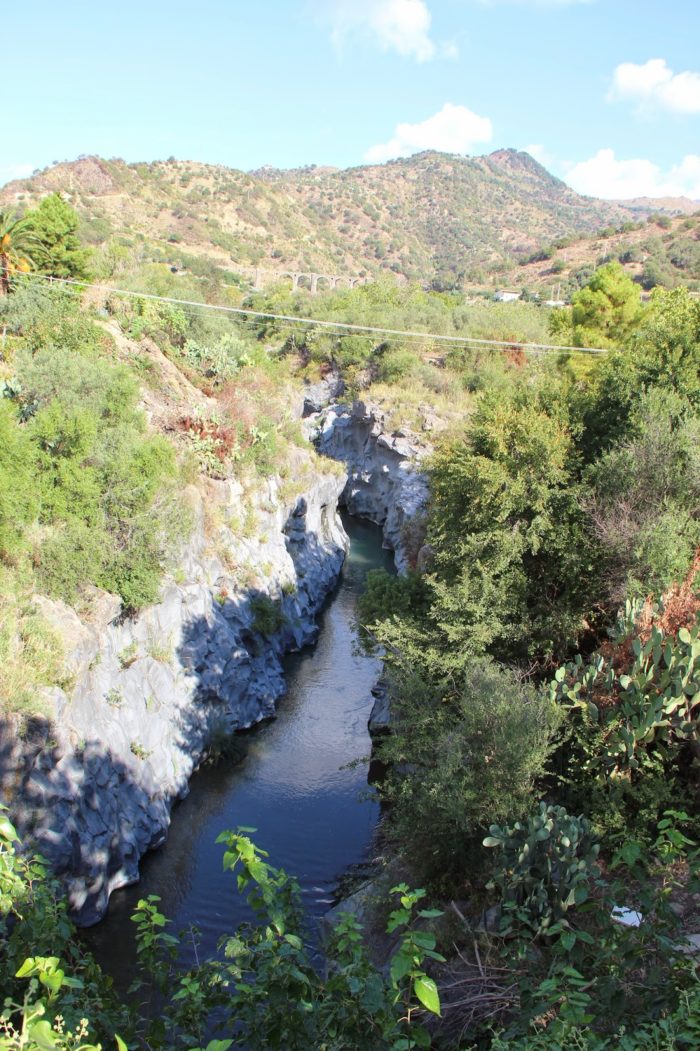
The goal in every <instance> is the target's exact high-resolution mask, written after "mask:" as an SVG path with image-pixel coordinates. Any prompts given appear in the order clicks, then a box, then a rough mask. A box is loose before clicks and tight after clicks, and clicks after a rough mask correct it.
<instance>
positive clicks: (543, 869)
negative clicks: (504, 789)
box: [484, 802, 600, 937]
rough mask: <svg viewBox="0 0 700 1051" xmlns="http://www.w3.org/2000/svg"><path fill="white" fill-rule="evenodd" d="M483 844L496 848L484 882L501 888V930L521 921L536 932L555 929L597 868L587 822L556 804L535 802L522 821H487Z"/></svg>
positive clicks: (583, 895) (582, 897)
mask: <svg viewBox="0 0 700 1051" xmlns="http://www.w3.org/2000/svg"><path fill="white" fill-rule="evenodd" d="M484 846H485V847H492V848H497V849H498V850H499V851H500V855H499V861H500V866H499V867H498V868H497V869H495V871H494V872H493V875H492V877H491V881H490V883H489V887H490V888H492V889H493V888H494V887H497V888H498V889H499V891H500V900H501V904H502V908H503V912H504V915H503V921H502V924H501V930H502V932H505V930H507V929H509V928H511V927H512V926H513V925H516V926H518V925H522V926H524V927H526V928H529V930H530V931H531V932H532V933H533V934H535V935H536V936H537V935H547V937H551V936H552V935H554V934H560V933H561V932H562V931H563V930H566V929H567V928H568V926H569V923H568V920H567V919H566V917H567V913H568V912H569V910H570V909H572V908H575V907H576V906H577V905H582V904H583V903H584V902H585V901H587V900H588V889H589V883H590V882H591V880H592V879H593V878H594V877H596V876H598V875H599V874H600V870H599V868H598V866H597V865H596V863H595V862H596V858H597V856H598V852H599V850H600V847H599V845H598V844H597V843H595V842H594V840H593V836H592V834H591V826H590V823H589V822H588V821H587V820H586V819H585V818H584V817H573V816H572V815H570V814H567V812H566V810H565V809H564V807H561V806H551V805H547V803H544V802H540V804H539V806H538V809H537V811H536V813H534V814H530V815H529V816H528V818H527V820H526V821H523V822H520V821H516V823H515V824H514V825H512V826H510V827H509V826H507V825H504V826H502V827H500V826H499V825H491V827H490V829H489V835H488V836H487V837H486V838H485V839H484Z"/></svg>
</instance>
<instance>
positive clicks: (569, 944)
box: [559, 931, 576, 952]
mask: <svg viewBox="0 0 700 1051" xmlns="http://www.w3.org/2000/svg"><path fill="white" fill-rule="evenodd" d="M559 941H560V942H561V944H562V945H563V946H564V948H565V949H566V951H567V952H569V951H570V950H571V949H573V947H574V945H575V944H576V935H575V933H574V932H573V931H564V932H563V934H562V936H561V938H560V939H559Z"/></svg>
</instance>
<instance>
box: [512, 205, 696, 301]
mask: <svg viewBox="0 0 700 1051" xmlns="http://www.w3.org/2000/svg"><path fill="white" fill-rule="evenodd" d="M534 256H535V258H534V259H532V261H531V262H528V263H526V264H524V265H520V266H516V267H513V268H512V269H511V270H510V271H508V272H507V273H506V274H504V275H503V277H504V284H508V285H509V286H510V285H512V286H513V287H514V288H517V289H527V290H528V291H530V292H536V293H539V294H541V295H542V294H544V295H545V296H546V297H547V298H561V297H563V298H567V297H568V296H569V295H571V293H572V292H574V291H575V290H576V289H577V288H579V287H581V285H582V284H585V282H586V281H587V280H588V278H589V277H590V275H591V273H592V272H593V270H594V268H595V267H596V266H600V265H601V264H602V263H606V262H608V261H609V260H611V259H616V260H618V261H619V262H620V263H622V265H623V266H624V268H625V269H626V270H627V272H628V273H629V275H630V277H632V278H634V280H635V281H638V282H639V284H640V285H641V287H642V288H644V289H651V288H654V287H656V286H658V285H661V286H662V287H665V288H673V287H675V286H676V285H687V286H688V287H689V288H690V289H692V290H694V291H700V212H699V211H696V212H695V214H693V215H677V216H675V217H673V218H672V217H671V216H669V215H665V214H663V213H660V210H659V209H658V208H655V209H654V210H653V214H652V215H650V216H648V217H647V218H646V219H641V220H637V221H636V222H630V221H628V222H626V223H624V224H622V228H621V229H620V228H614V227H607V228H603V229H601V230H599V231H598V232H597V233H596V234H594V235H592V236H591V235H589V236H583V237H565V238H562V239H560V240H558V241H555V242H554V244H552V245H550V246H548V247H546V248H545V249H543V250H542V251H539V252H535V253H534ZM538 257H539V258H538Z"/></svg>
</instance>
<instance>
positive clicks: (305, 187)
mask: <svg viewBox="0 0 700 1051" xmlns="http://www.w3.org/2000/svg"><path fill="white" fill-rule="evenodd" d="M54 190H60V191H62V192H64V193H65V194H67V195H68V196H69V198H70V200H71V202H72V204H73V205H74V207H75V208H76V209H77V210H78V212H79V214H80V215H81V218H82V220H83V222H82V234H83V237H84V239H85V240H86V241H87V242H88V243H92V244H96V245H97V244H100V243H103V242H105V241H108V240H109V239H110V238H118V239H120V240H121V241H122V242H124V241H126V242H127V243H140V244H142V245H143V246H144V248H143V250H144V254H145V255H147V254H148V250H149V246H150V247H151V248H153V249H155V248H156V247H158V249H159V251H160V253H161V258H162V253H163V250H164V249H163V246H164V245H165V246H166V249H165V250H166V251H167V245H168V244H170V245H172V246H176V245H177V246H179V247H180V249H182V250H186V251H187V252H189V253H191V254H193V255H199V256H203V257H206V258H207V259H208V260H211V262H213V263H216V264H217V265H218V266H222V267H226V268H228V269H232V270H235V268H236V266H241V267H246V266H248V267H256V266H258V267H265V268H268V269H269V270H271V271H279V272H283V271H285V270H296V271H307V272H308V271H312V272H317V273H327V274H342V275H347V276H359V277H362V276H365V275H368V276H376V275H377V274H379V273H381V272H382V271H390V272H392V273H394V274H396V275H397V276H398V277H399V279H412V280H419V281H421V282H423V283H426V284H429V283H433V284H434V285H435V286H436V287H446V288H447V287H456V286H460V285H462V284H463V283H465V282H466V283H467V284H471V285H474V284H486V285H488V284H490V283H492V282H493V280H495V277H494V276H493V275H498V274H501V273H506V272H507V271H508V270H510V269H511V268H512V267H513V265H514V264H515V263H517V262H518V260H521V259H523V258H526V257H527V256H528V255H531V254H532V253H533V252H534V251H535V250H536V249H537V248H539V247H541V246H542V245H543V244H549V243H551V242H552V241H555V240H556V239H559V238H563V237H571V236H578V235H581V234H590V233H592V232H594V231H596V230H598V229H600V228H601V227H606V226H610V225H620V224H622V223H624V222H625V221H629V220H630V219H631V218H633V217H635V218H636V217H637V216H633V214H632V213H631V211H630V209H629V208H626V207H624V206H622V205H621V204H617V203H613V202H609V201H601V200H597V199H594V198H590V197H581V196H580V195H579V194H577V193H575V192H574V191H573V190H571V189H570V188H569V187H568V186H566V185H565V184H564V183H563V182H562V181H561V180H559V179H557V178H555V177H554V176H553V175H551V174H550V173H549V172H548V171H547V170H546V169H545V168H543V167H542V166H541V165H540V164H538V163H537V161H535V160H534V159H533V158H532V157H531V156H530V155H529V154H527V153H522V152H518V151H516V150H498V151H496V152H495V153H491V154H490V155H488V156H484V157H459V156H452V155H448V154H441V153H434V152H429V153H422V154H418V155H417V156H414V157H409V158H404V159H400V160H396V161H391V162H389V163H388V164H382V165H372V166H364V167H358V168H349V169H345V170H337V169H333V168H321V167H315V166H312V167H308V168H301V169H296V170H292V171H280V170H277V169H273V168H263V169H260V170H258V171H255V172H250V173H246V172H242V171H237V170H235V169H230V168H225V167H223V166H217V165H207V164H199V163H196V162H191V161H176V160H174V159H171V160H168V161H158V162H154V163H148V164H145V163H144V164H126V163H125V162H124V161H121V160H104V159H102V158H100V157H82V158H80V159H78V160H77V161H73V162H66V163H61V164H56V165H54V166H52V167H50V168H47V169H45V170H44V171H42V172H38V173H36V174H35V175H33V176H32V177H31V178H29V179H24V180H20V181H16V182H13V183H9V184H8V185H7V186H5V187H4V188H3V189H2V190H0V203H2V204H4V205H7V204H16V205H18V206H19V207H27V206H30V205H31V204H32V203H34V202H35V201H36V200H37V199H38V198H39V197H41V196H42V195H44V194H46V193H49V192H52V191H54ZM640 208H641V205H640ZM648 210H653V209H652V207H651V206H650V208H649V209H648ZM173 250H174V249H173Z"/></svg>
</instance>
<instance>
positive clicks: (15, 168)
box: [0, 164, 34, 186]
mask: <svg viewBox="0 0 700 1051" xmlns="http://www.w3.org/2000/svg"><path fill="white" fill-rule="evenodd" d="M33 171H34V165H32V164H0V186H4V185H5V183H6V182H12V180H13V179H26V178H27V176H28V175H31V174H32V172H33Z"/></svg>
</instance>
